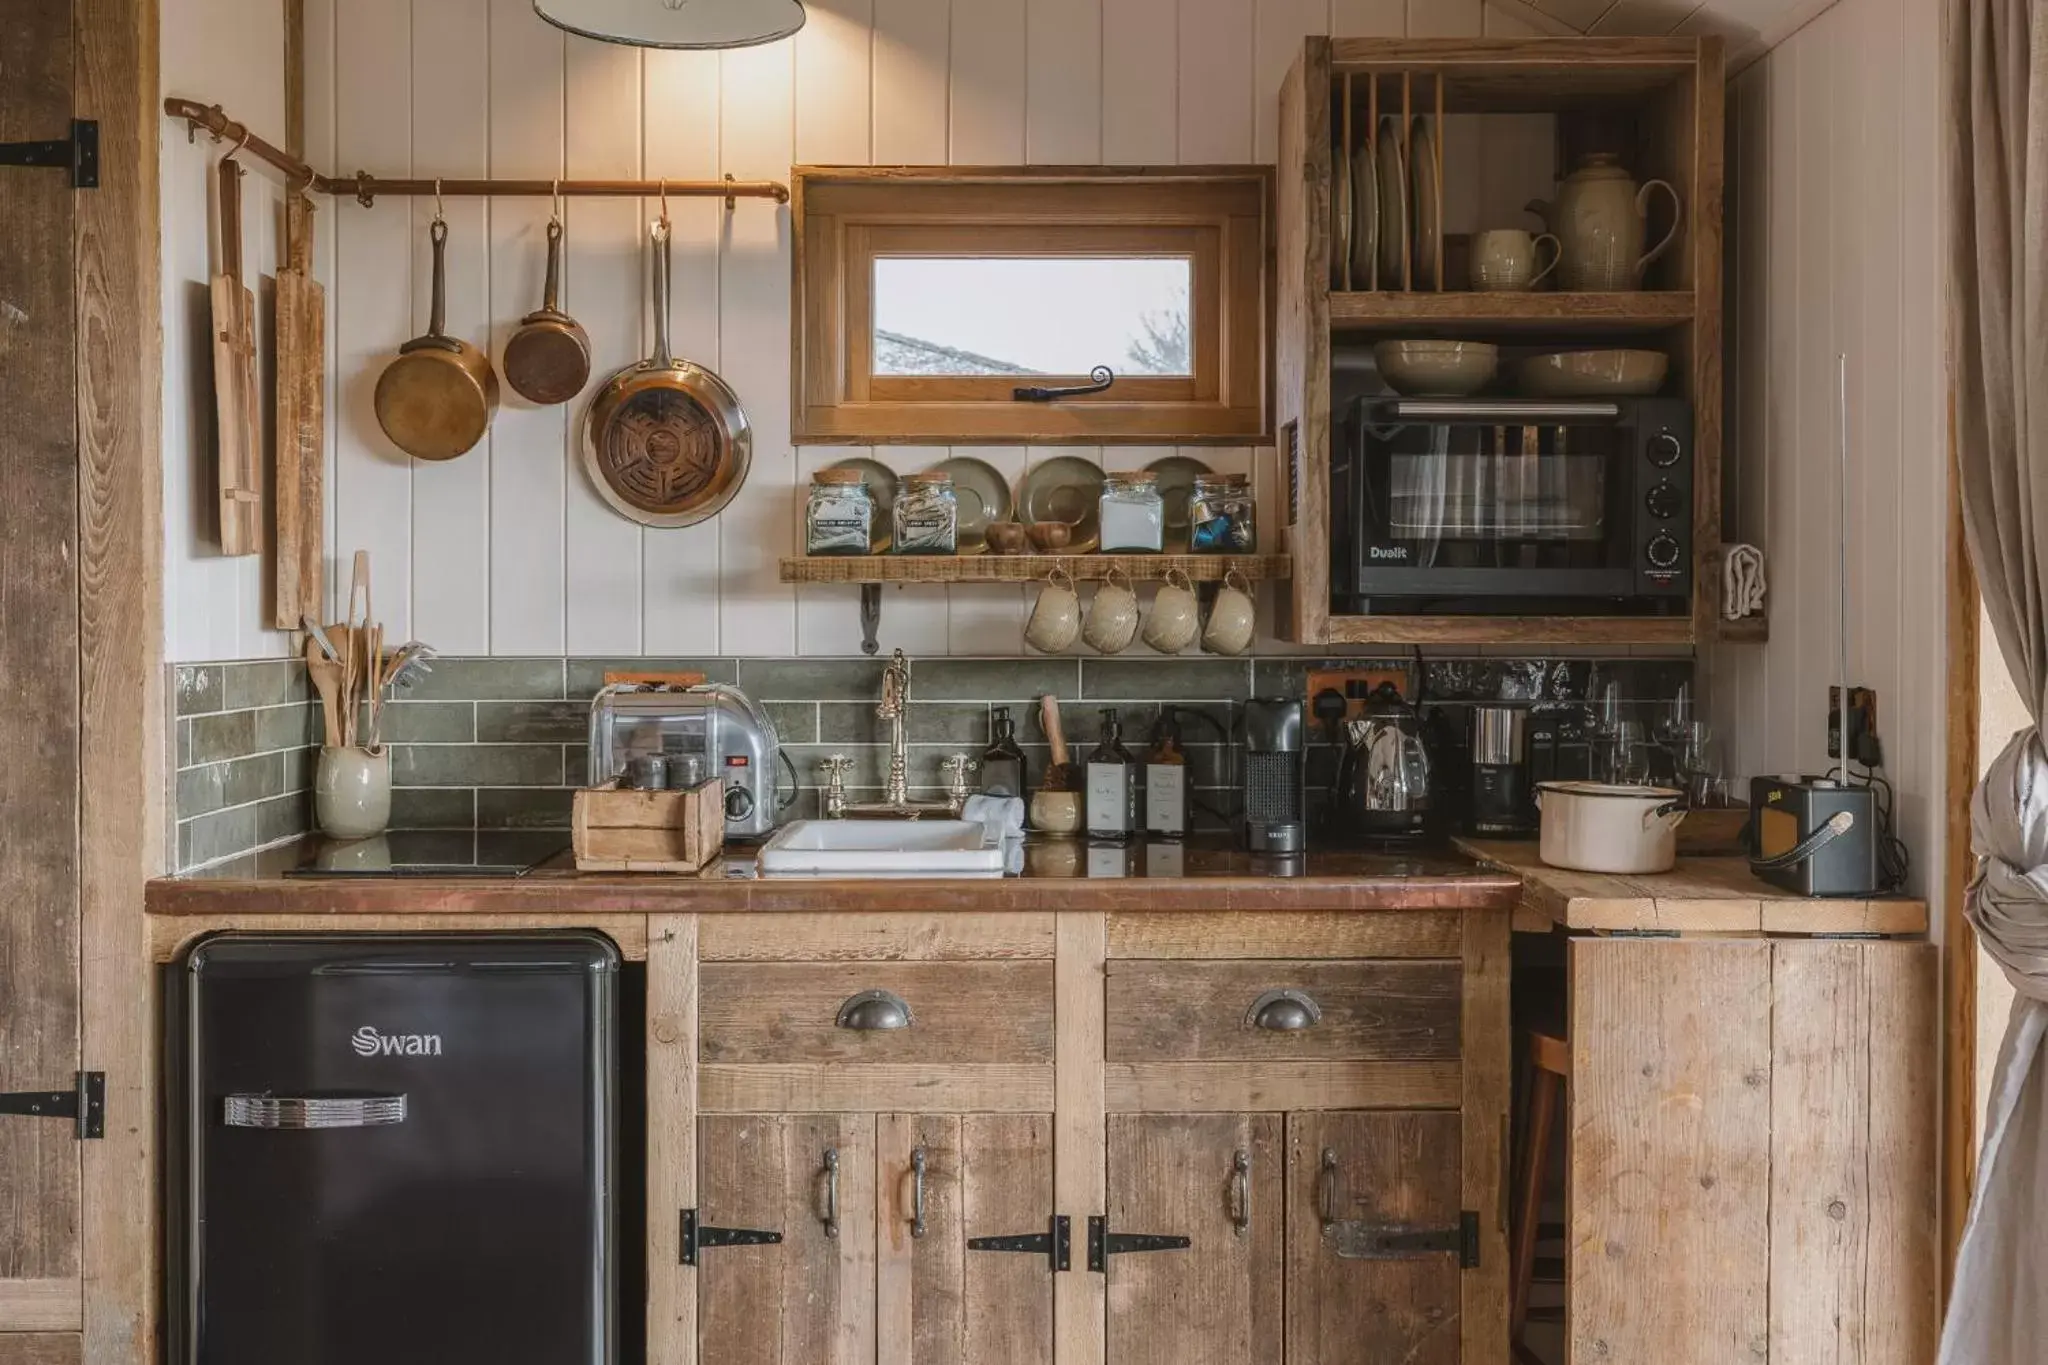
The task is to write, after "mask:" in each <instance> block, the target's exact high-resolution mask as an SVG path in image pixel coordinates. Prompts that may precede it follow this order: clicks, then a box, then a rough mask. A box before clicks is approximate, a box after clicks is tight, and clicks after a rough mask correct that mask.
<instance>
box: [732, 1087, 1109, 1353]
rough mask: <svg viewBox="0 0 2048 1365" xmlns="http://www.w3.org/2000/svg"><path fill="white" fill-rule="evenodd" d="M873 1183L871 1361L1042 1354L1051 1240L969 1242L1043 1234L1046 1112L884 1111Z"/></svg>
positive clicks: (1049, 1313)
mask: <svg viewBox="0 0 2048 1365" xmlns="http://www.w3.org/2000/svg"><path fill="white" fill-rule="evenodd" d="M920 1185H921V1186H922V1191H923V1192H922V1199H921V1200H920V1196H919V1187H920ZM876 1186H877V1201H876V1202H877V1204H878V1206H879V1208H880V1219H881V1223H880V1226H879V1228H878V1231H877V1236H876V1242H877V1256H878V1267H877V1274H876V1283H877V1295H878V1306H877V1319H878V1322H877V1327H878V1338H879V1349H880V1360H881V1362H882V1365H958V1362H972V1365H1050V1362H1051V1361H1052V1356H1053V1325H1052V1323H1053V1308H1052V1296H1053V1281H1054V1271H1053V1267H1052V1260H1051V1255H1050V1247H1049V1246H1048V1247H1047V1248H1046V1250H1045V1251H1043V1252H1040V1251H1015V1250H1010V1251H1006V1250H998V1249H994V1248H990V1247H988V1246H986V1245H983V1246H982V1247H979V1248H977V1247H974V1246H971V1245H970V1243H972V1242H977V1241H981V1242H984V1243H986V1241H987V1239H993V1238H1003V1239H1013V1238H1035V1237H1039V1236H1045V1237H1050V1235H1051V1220H1052V1217H1053V1213H1054V1209H1053V1193H1052V1116H1051V1115H1049V1114H921V1115H910V1114H885V1115H883V1116H882V1117H881V1119H880V1122H879V1125H878V1136H877V1141H876ZM920 1205H921V1207H922V1210H923V1215H924V1216H923V1219H922V1231H921V1232H920V1231H919V1220H918V1218H917V1213H918V1210H919V1208H920ZM1074 1254H1075V1255H1077V1256H1078V1255H1079V1250H1078V1240H1077V1241H1076V1250H1075V1252H1074ZM1075 1269H1076V1270H1078V1269H1080V1267H1079V1266H1078V1265H1077V1266H1075ZM707 1361H708V1358H707Z"/></svg>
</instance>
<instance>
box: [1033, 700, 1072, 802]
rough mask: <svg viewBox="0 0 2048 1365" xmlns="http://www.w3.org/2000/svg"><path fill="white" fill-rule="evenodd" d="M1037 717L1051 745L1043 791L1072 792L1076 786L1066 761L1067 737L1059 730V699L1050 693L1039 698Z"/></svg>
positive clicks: (1070, 767)
mask: <svg viewBox="0 0 2048 1365" xmlns="http://www.w3.org/2000/svg"><path fill="white" fill-rule="evenodd" d="M1038 715H1039V723H1040V724H1041V725H1042V726H1043V727H1044V728H1045V738H1046V741H1047V742H1048V743H1049V744H1051V745H1052V762H1050V763H1048V764H1046V766H1045V783H1044V786H1045V790H1047V791H1049V792H1054V791H1072V790H1073V789H1074V787H1075V785H1076V783H1075V781H1074V777H1075V774H1074V765H1073V764H1072V763H1071V762H1069V761H1068V756H1067V737H1066V733H1065V732H1064V731H1063V730H1061V729H1060V699H1059V698H1058V697H1055V696H1053V695H1052V694H1051V693H1050V692H1048V693H1046V694H1045V695H1044V696H1042V697H1040V698H1039V699H1038Z"/></svg>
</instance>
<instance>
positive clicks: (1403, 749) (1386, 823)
mask: <svg viewBox="0 0 2048 1365" xmlns="http://www.w3.org/2000/svg"><path fill="white" fill-rule="evenodd" d="M1344 736H1345V741H1346V744H1345V750H1344V760H1343V764H1342V766H1341V767H1340V769H1339V771H1338V778H1337V786H1338V810H1339V816H1340V823H1341V824H1342V825H1343V826H1344V827H1345V828H1347V829H1349V830H1350V831H1351V832H1353V833H1354V834H1357V835H1361V836H1364V837H1379V838H1385V837H1388V836H1400V835H1410V834H1419V833H1421V832H1422V824H1423V819H1424V817H1426V816H1427V815H1428V813H1429V750H1428V748H1427V746H1425V745H1424V743H1423V740H1422V714H1421V712H1419V711H1417V710H1416V709H1415V707H1414V706H1413V705H1411V704H1410V703H1409V702H1408V701H1407V700H1406V699H1405V698H1403V697H1402V695H1401V692H1400V689H1399V688H1397V687H1395V686H1394V685H1393V684H1392V683H1390V682H1383V683H1381V684H1380V685H1379V686H1378V687H1376V688H1374V689H1373V691H1372V694H1371V695H1370V696H1369V697H1367V698H1366V703H1365V710H1364V712H1363V713H1362V714H1361V715H1359V716H1358V717H1357V718H1356V719H1353V720H1350V721H1346V722H1345V725H1344Z"/></svg>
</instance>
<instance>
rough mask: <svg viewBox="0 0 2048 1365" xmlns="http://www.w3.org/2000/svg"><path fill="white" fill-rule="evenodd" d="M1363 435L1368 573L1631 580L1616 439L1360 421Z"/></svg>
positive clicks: (1500, 427)
mask: <svg viewBox="0 0 2048 1365" xmlns="http://www.w3.org/2000/svg"><path fill="white" fill-rule="evenodd" d="M1364 436H1365V448H1364V450H1363V452H1362V454H1363V459H1362V460H1361V461H1360V467H1361V469H1362V472H1363V475H1364V479H1363V488H1362V492H1363V495H1364V497H1363V503H1364V505H1363V507H1362V508H1361V512H1362V515H1361V517H1360V524H1359V529H1360V531H1361V533H1362V535H1363V538H1364V542H1365V544H1364V546H1363V549H1364V552H1365V553H1364V558H1365V560H1366V563H1367V564H1369V565H1380V564H1386V565H1397V566H1401V567H1405V568H1410V569H1418V570H1424V569H1438V570H1447V569H1500V570H1516V571H1523V572H1526V571H1530V570H1543V569H1560V570H1581V571H1597V570H1602V569H1614V570H1619V571H1621V572H1622V573H1623V574H1631V573H1632V572H1633V562H1632V547H1631V546H1630V544H1629V536H1628V531H1629V526H1630V514H1629V508H1628V506H1627V497H1628V489H1629V486H1630V478H1629V465H1628V458H1629V452H1628V451H1627V448H1626V446H1625V444H1624V441H1623V432H1622V431H1621V430H1620V429H1618V428H1616V427H1614V426H1612V425H1608V426H1605V427H1602V426H1598V425H1593V424H1584V425H1573V424H1568V423H1563V422H1546V423H1540V424H1539V423H1529V424H1516V425H1507V424H1502V423H1479V422H1427V423H1423V422H1406V423H1397V424H1393V425H1390V426H1389V425H1380V424H1378V423H1369V424H1368V425H1367V427H1366V430H1365V432H1364Z"/></svg>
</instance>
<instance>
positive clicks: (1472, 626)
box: [1313, 616, 1693, 645]
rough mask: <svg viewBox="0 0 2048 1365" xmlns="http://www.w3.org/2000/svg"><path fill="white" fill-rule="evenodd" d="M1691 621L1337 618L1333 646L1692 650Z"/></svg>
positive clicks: (1326, 640) (1330, 626)
mask: <svg viewBox="0 0 2048 1365" xmlns="http://www.w3.org/2000/svg"><path fill="white" fill-rule="evenodd" d="M1692 642H1693V631H1692V618H1691V617H1689V616H1332V617H1330V618H1329V620H1328V621H1327V622H1326V623H1325V625H1324V628H1323V631H1322V633H1321V634H1320V635H1319V636H1318V637H1317V639H1316V640H1315V641H1313V643H1317V644H1331V645H1690V644H1691V643H1692Z"/></svg>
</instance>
